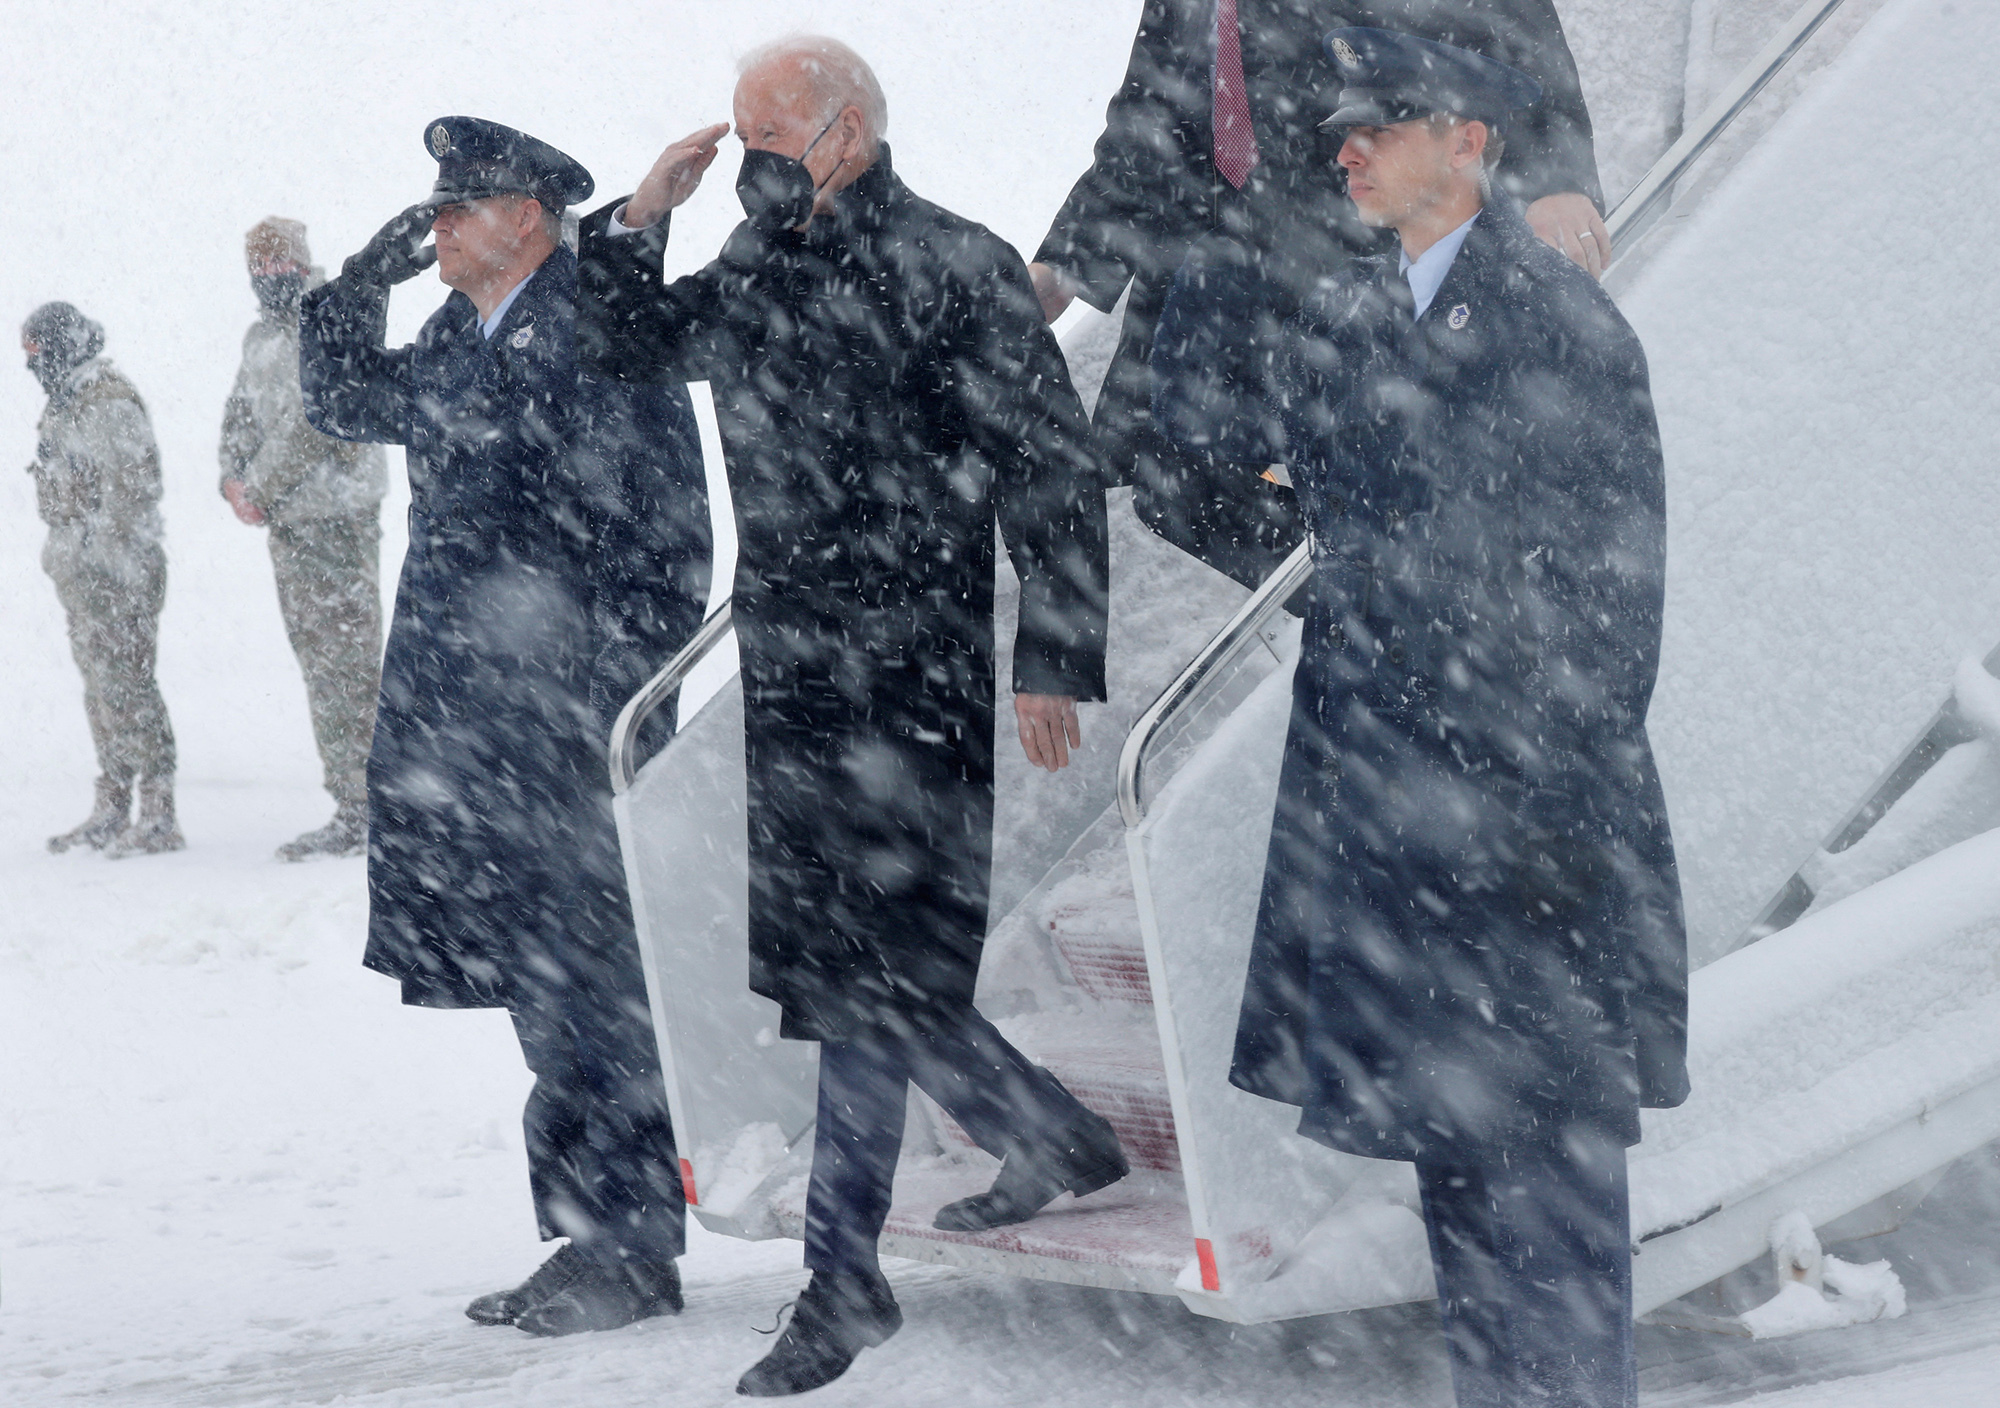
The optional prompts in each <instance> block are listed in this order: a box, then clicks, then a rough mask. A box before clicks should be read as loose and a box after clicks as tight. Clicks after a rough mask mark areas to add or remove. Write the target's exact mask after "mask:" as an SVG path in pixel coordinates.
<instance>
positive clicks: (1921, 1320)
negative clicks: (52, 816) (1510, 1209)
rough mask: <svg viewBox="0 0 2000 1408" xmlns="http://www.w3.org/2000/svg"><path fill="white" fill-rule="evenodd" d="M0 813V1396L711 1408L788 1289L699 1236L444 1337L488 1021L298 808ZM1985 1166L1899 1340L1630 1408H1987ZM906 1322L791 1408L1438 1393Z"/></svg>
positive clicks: (506, 1146)
mask: <svg viewBox="0 0 2000 1408" xmlns="http://www.w3.org/2000/svg"><path fill="white" fill-rule="evenodd" d="M66 796H67V794H66V793H65V792H64V791H63V789H61V788H60V787H58V786H56V785H54V784H53V781H52V782H51V784H50V785H45V786H41V787H36V788H34V789H31V790H27V791H20V792H15V793H13V804H12V805H10V806H9V807H8V808H7V811H6V815H5V816H4V818H0V895H4V896H5V897H6V916H7V917H6V920H5V923H4V925H0V1071H4V1073H5V1087H4V1091H0V1280H4V1300H0V1402H4V1403H6V1404H8V1405H9V1408H29V1406H30V1405H44V1404H58V1403H66V1402H76V1401H89V1402H95V1403H105V1404H120V1405H145V1406H146V1408H153V1406H154V1405H159V1406H160V1408H165V1406H166V1405H181V1404H187V1405H195V1404H202V1405H207V1404H243V1405H252V1404H254V1405H260V1406H267V1408H279V1405H293V1404H302V1403H329V1402H336V1401H338V1402H341V1403H344V1404H351V1405H363V1404H366V1405H392V1404H393V1405H423V1404H432V1403H464V1404H468V1405H471V1404H495V1405H499V1404H507V1405H543V1406H545V1408H570V1405H578V1404H590V1405H595V1408H625V1406H626V1405H631V1408H639V1406H640V1405H678V1404H690V1405H692V1404H721V1403H724V1402H727V1401H730V1397H731V1395H730V1388H731V1385H732V1384H733V1382H734V1377H735V1375H736V1374H737V1373H738V1372H740V1371H741V1370H742V1368H744V1367H745V1366H746V1365H747V1364H748V1363H749V1362H750V1361H751V1360H753V1359H754V1358H755V1357H756V1356H757V1355H758V1354H759V1353H761V1352H762V1347H763V1346H764V1344H765V1343H767V1341H765V1340H764V1339H763V1338H762V1337H761V1336H759V1335H758V1334H756V1333H755V1332H754V1330H755V1327H758V1326H762V1327H769V1326H770V1325H771V1324H772V1321H773V1317H774V1316H775V1313H776V1311H777V1309H778V1307H779V1306H780V1305H781V1304H782V1303H783V1302H784V1301H785V1300H786V1299H788V1298H789V1296H791V1295H792V1294H793V1293H795V1291H796V1289H797V1286H798V1285H799V1283H800V1281H801V1273H800V1271H799V1270H798V1249H797V1245H796V1244H795V1243H791V1242H769V1243H742V1242H733V1241H727V1240H724V1239H721V1238H716V1237H712V1236H709V1235H708V1234H706V1233H703V1232H701V1231H700V1230H699V1229H696V1230H695V1232H694V1234H693V1243H692V1248H691V1251H690V1254H689V1256H688V1259H687V1262H686V1269H687V1278H688V1283H689V1300H690V1304H689V1309H688V1311H687V1313H686V1314H685V1315H683V1316H681V1317H679V1318H678V1319H675V1320H664V1321H654V1322H650V1323H647V1324H643V1325H639V1326H635V1327H632V1328H630V1329H627V1330H623V1331H618V1332H615V1333H611V1334H604V1335H591V1336H583V1337H579V1338H575V1339H570V1340H562V1341H538V1340H532V1339H530V1338H528V1337H527V1336H525V1335H521V1334H519V1333H517V1332H514V1331H511V1330H505V1329H499V1330H495V1329H482V1328H480V1327H477V1326H474V1325H473V1324H471V1323H470V1322H469V1321H466V1320H465V1319H464V1318H463V1317H462V1316H461V1315H460V1307H461V1306H462V1304H463V1303H464V1302H465V1301H466V1300H468V1299H469V1298H470V1297H472V1296H473V1295H475V1294H477V1293H479V1292H482V1291H485V1290H489V1289H492V1288H494V1287H496V1286H499V1285H503V1284H507V1283H510V1282H511V1281H513V1280H514V1279H515V1278H517V1277H518V1276H520V1275H521V1274H523V1273H524V1272H525V1271H526V1270H527V1269H528V1268H529V1267H531V1266H532V1265H534V1263H535V1261H536V1259H537V1257H538V1256H539V1254H540V1253H539V1248H538V1246H537V1244H536V1243H535V1241H534V1234H533V1231H532V1228H531V1225H530V1222H529V1218H528V1214H527V1199H526V1193H525V1186H524V1185H525V1178H524V1162H523V1157H522V1153H521V1147H520V1135H519V1130H518V1125H517V1124H516V1120H517V1117H518V1113H519V1109H520V1101H521V1097H522V1095H523V1093H524V1091H525V1089H526V1085H527V1076H526V1073H525V1071H523V1070H522V1068H521V1065H520V1060H519V1056H518V1053H517V1051H516V1049H515V1047H514V1043H513V1039H512V1036H511V1034H510V1033H509V1031H508V1030H507V1027H506V1023H505V1020H504V1018H502V1017H500V1016H499V1015H498V1014H493V1013H439V1012H422V1011H414V1010H409V1009H404V1008H400V1007H398V1006H397V1005H396V1004H395V1001H394V993H393V990H392V989H391V988H390V986H389V985H388V984H387V983H386V982H384V981H382V980H380V979H377V978H374V977H372V976H370V975H368V974H366V973H364V972H363V971H362V970H361V969H359V968H358V967H357V966H356V964H355V961H354V958H355V952H356V949H357V947H358V944H359V941H360V933H361V922H362V899H361V883H360V882H361V874H360V867H359V863H358V862H335V863H325V864H319V865H311V866H300V867H286V866H280V865H278V864H276V863H274V862H271V861H269V860H267V859H265V854H264V853H265V849H266V846H267V845H268V842H269V840H270V838H271V837H273V836H282V835H284V834H286V833H287V828H289V827H292V826H294V825H296V824H299V823H300V822H301V820H303V819H305V818H306V817H307V816H309V815H310V813H311V812H312V810H313V808H314V807H315V806H316V802H315V801H314V799H313V798H312V797H311V795H310V793H309V791H308V790H307V788H306V787H305V786H303V785H299V784H292V785H275V784H274V785H269V786H258V785H249V784H242V783H239V784H236V785H230V784H228V783H225V782H222V781H212V782H197V783H196V784H195V785H194V786H192V787H191V788H190V789H189V792H188V798H187V801H188V806H187V812H188V817H187V820H188V824H189V830H190V832H191V833H192V834H194V835H195V836H197V837H198V838H199V839H198V841H197V842H196V844H195V845H194V846H193V847H192V848H191V849H190V850H189V851H188V852H186V853H184V854H182V855H178V856H172V857H166V858H162V859H157V860H139V861H131V862H125V863H122V864H118V865H113V864H110V863H107V862H103V861H101V860H99V859H97V858H96V857H65V858H62V859H54V858H51V857H48V856H46V855H43V854H41V853H40V837H41V833H42V831H43V830H45V829H46V828H45V827H44V826H43V825H42V818H41V816H39V815H37V813H39V812H41V811H44V810H46V809H48V808H50V807H53V806H55V805H56V804H57V803H58V802H60V801H63V800H66ZM1996 1220H2000V1161H1996V1159H1995V1158H1994V1157H1993V1156H1992V1155H1990V1154H1984V1155H1980V1156H1976V1157H1975V1158H1973V1159H1970V1160H1967V1161H1965V1162H1964V1163H1963V1164H1961V1165H1959V1166H1958V1167H1956V1168H1955V1169H1954V1170H1953V1171H1952V1173H1951V1174H1950V1176H1949V1177H1948V1178H1947V1179H1946V1181H1945V1183H1944V1184H1943V1185H1941V1186H1940V1187H1939V1189H1938V1190H1937V1192H1936V1193H1934V1194H1933V1195H1932V1198H1931V1200H1930V1201H1929V1202H1928V1203H1927V1204H1926V1205H1925V1207H1924V1208H1923V1209H1922V1210H1921V1211H1920V1212H1919V1213H1918V1215H1917V1216H1916V1217H1915V1218H1914V1219H1913V1220H1912V1222H1910V1223H1909V1224H1907V1225H1906V1226H1905V1227H1904V1229H1903V1230H1902V1231H1901V1232H1899V1233H1897V1234H1894V1235H1892V1236H1890V1237H1885V1238H1878V1239H1875V1240H1874V1241H1872V1242H1869V1243H1864V1244H1860V1245H1859V1246H1858V1247H1857V1248H1856V1249H1855V1250H1853V1251H1850V1252H1847V1253H1846V1255H1847V1256H1848V1258H1849V1259H1851V1260H1872V1259H1875V1258H1878V1257H1884V1256H1886V1257H1888V1258H1889V1259H1890V1261H1891V1262H1892V1264H1894V1265H1895V1266H1896V1268H1897V1270H1898V1271H1899V1273H1900V1274H1901V1275H1902V1277H1903V1280H1904V1282H1905V1284H1906V1285H1907V1286H1908V1288H1909V1294H1910V1305H1911V1309H1910V1313H1909V1315H1908V1316H1907V1317H1905V1318H1904V1319H1901V1320H1897V1321H1890V1322H1883V1323H1879V1324H1874V1325H1866V1326H1861V1327H1857V1328H1854V1329H1848V1330H1842V1331H1836V1332H1831V1333H1827V1334H1822V1335H1817V1336H1808V1337H1804V1338H1800V1339H1794V1340H1784V1341H1776V1342H1772V1343H1766V1344H1755V1345H1752V1344H1748V1343H1743V1342H1738V1341H1733V1340H1724V1339H1720V1338H1717V1337H1712V1336H1705V1335H1699V1334H1694V1333H1690V1332H1686V1331H1669V1330H1662V1329H1652V1328H1644V1329H1642V1330H1641V1332H1640V1333H1641V1346H1642V1351H1643V1354H1644V1365H1645V1368H1644V1373H1643V1377H1642V1382H1643V1384H1644V1386H1645V1388H1646V1402H1647V1403H1648V1404H1649V1405H1652V1404H1662V1405H1664V1404H1708V1403H1726V1402H1737V1401H1741V1400H1744V1399H1746V1398H1749V1397H1751V1396H1752V1395H1754V1394H1757V1393H1760V1392H1764V1391H1769V1390H1775V1389H1780V1388H1786V1386H1788V1385H1802V1386H1800V1387H1792V1388H1786V1391H1785V1392H1783V1393H1781V1394H1778V1395H1777V1396H1775V1397H1771V1398H1761V1399H1759V1402H1760V1403H1764V1404H1783V1405H1786V1408H1791V1405H1800V1408H1805V1405H1812V1406H1813V1408H1822V1405H1823V1406H1824V1408H1876V1405H1883V1408H1889V1406H1890V1405H1894V1408H1908V1406H1909V1405H1921V1408H1975V1405H1978V1406H1980V1408H1983V1405H1986V1404H1989V1403H1991V1402H1992V1401H1993V1384H1994V1383H1995V1382H1996V1380H2000V1264H1997V1263H1996V1258H1995V1256H1994V1253H1993V1251H1992V1248H1993V1246H1994V1236H1993V1234H1992V1231H1991V1229H1992V1227H1993V1225H1994V1224H1995V1222H1996ZM891 1276H892V1279H893V1280H894V1281H895V1283H896V1285H897V1288H898V1292H899V1294H900V1295H901V1297H902V1299H903V1302H904V1305H905V1308H906V1310H907V1312H908V1317H909V1323H908V1328H906V1329H905V1330H904V1332H903V1333H902V1334H901V1335H900V1336H898V1337H897V1338H896V1339H894V1340H892V1341H891V1342H890V1343H889V1344H888V1345H887V1346H885V1347H884V1348H883V1349H881V1350H878V1351H871V1352H870V1353H869V1354H867V1355H865V1356H864V1357H863V1358H862V1359H861V1361H860V1362H859V1363H858V1364H857V1366H856V1368H855V1369H854V1371H853V1372H852V1373H851V1374H850V1375H849V1376H848V1378H847V1379H845V1380H843V1381H842V1382H841V1383H839V1384H837V1385H835V1386H834V1387H832V1388H830V1389H827V1390H825V1391H824V1392H823V1393H822V1394H820V1395H819V1396H818V1400H817V1401H820V1402H824V1403H826V1404H828V1405H837V1404H857V1405H859V1404H870V1405H875V1404H894V1405H910V1408H925V1406H927V1405H935V1404H944V1403H953V1404H957V1405H963V1406H964V1408H973V1406H974V1405H995V1408H998V1405H1009V1406H1010V1408H1012V1406H1013V1405H1020V1404H1036V1405H1041V1404H1047V1405H1077V1406H1078V1408H1083V1405H1090V1408H1106V1405H1127V1404H1130V1405H1139V1404H1148V1405H1152V1404H1159V1405H1170V1406H1171V1405H1182V1404H1186V1405H1194V1404H1204V1405H1211V1404H1242V1405H1253V1404H1254V1405H1283V1404H1299V1405H1305V1404H1323V1403H1330V1402H1334V1403H1345V1404H1354V1405H1382V1408H1405V1405H1410V1406H1411V1408H1414V1405H1433V1404H1440V1403H1443V1402H1445V1401H1447V1399H1446V1384H1445V1378H1444V1367H1443V1361H1442V1357H1441V1355H1440V1353H1439V1349H1438V1345H1437V1343H1436V1340H1435V1336H1434V1332H1433V1330H1432V1326H1431V1318H1430V1317H1431V1312H1430V1309H1429V1308H1428V1307H1425V1306H1410V1307H1402V1308H1398V1309H1393V1310H1385V1311H1374V1312H1367V1313H1363V1314H1356V1315H1349V1316H1343V1317H1337V1318H1330V1319H1324V1320H1309V1321H1299V1322H1293V1323H1289V1324H1281V1325H1267V1326H1260V1327H1255V1328H1236V1327H1231V1326H1228V1325H1224V1324H1221V1323H1218V1322H1214V1321H1208V1320H1203V1319H1201V1318H1199V1317H1196V1316H1194V1315H1191V1314H1189V1313H1188V1312H1186V1311H1185V1310H1183V1309H1182V1308H1181V1306H1180V1305H1179V1303H1178V1302H1175V1301H1169V1300H1164V1299H1153V1298H1148V1297H1141V1296H1133V1295H1118V1294H1113V1293H1109V1292H1102V1291H1088V1290H1081V1289H1075V1288H1068V1287H1061V1286H1055V1285H1048V1284H1032V1283H1025V1282H1015V1281H1003V1280H998V1279H994V1278H989V1277H982V1276H979V1275H975V1274H971V1273H964V1272H953V1271H945V1270H941V1269H938V1268H933V1267H923V1266H918V1265H915V1264H912V1263H898V1264H896V1265H894V1266H893V1267H892V1269H891Z"/></svg>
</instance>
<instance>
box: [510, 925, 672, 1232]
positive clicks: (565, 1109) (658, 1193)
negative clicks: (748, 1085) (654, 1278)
mask: <svg viewBox="0 0 2000 1408" xmlns="http://www.w3.org/2000/svg"><path fill="white" fill-rule="evenodd" d="M591 966H592V967H593V969H595V968H597V967H598V965H591ZM603 967H604V969H606V970H610V969H612V968H613V965H603ZM615 968H616V971H615V972H611V973H609V974H607V973H606V972H593V973H592V975H591V977H592V981H591V982H589V983H587V984H578V983H576V982H573V981H571V982H564V983H560V984H548V985H535V987H534V991H533V992H531V993H527V994H524V995H523V996H522V997H520V998H517V999H516V1001H515V1003H514V1010H513V1017H514V1031H515V1032H516V1034H517V1035H518V1036H519V1037H520V1039H521V1054H522V1055H523V1056H525V1057H526V1058H527V1062H528V1069H529V1070H531V1071H533V1072H534V1073H535V1088H534V1089H533V1090H532V1091H530V1092H529V1094H528V1105H527V1108H526V1110H524V1111H523V1112H522V1116H521V1126H522V1129H523V1130H524V1131H525V1132H526V1135H527V1141H528V1182H529V1186H530V1187H531V1189H532V1190H533V1192H534V1198H535V1219H536V1221H537V1223H539V1224H540V1228H541V1234H542V1240H543V1241H549V1240H551V1239H553V1238H556V1237H568V1238H569V1239H570V1240H571V1242H572V1243H573V1244H575V1245H576V1246H577V1247H578V1248H579V1249H580V1250H583V1251H587V1252H589V1253H591V1254H592V1255H595V1256H600V1257H602V1258H604V1259H607V1260H625V1259H630V1260H634V1261H639V1262H644V1263H657V1262H662V1261H669V1260H672V1259H673V1258H674V1257H677V1256H679V1255H680V1254H681V1252H682V1251H683V1250H684V1249H685V1246H686V1231H685V1227H684V1220H685V1217H686V1209H685V1204H684V1202H683V1194H682V1190H681V1177H680V1163H679V1159H678V1157H677V1155H676V1152H675V1149H674V1129H673V1122H672V1120H671V1119H670V1118H669V1116H668V1114H667V1093H666V1086H665V1084H664V1082H663V1081H662V1080H661V1076H660V1056H659V1047H658V1045H657V1044H656V1042H655V1040H654V1037H653V1025H652V1018H651V1016H650V1014H649V1012H648V1009H647V1006H646V989H645V982H644V979H643V977H642V976H640V974H639V968H638V963H637V959H636V957H635V958H634V960H633V962H632V963H631V964H629V965H626V964H619V965H615ZM628 968H629V970H630V971H629V972H628V971H625V970H626V969H628Z"/></svg>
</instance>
